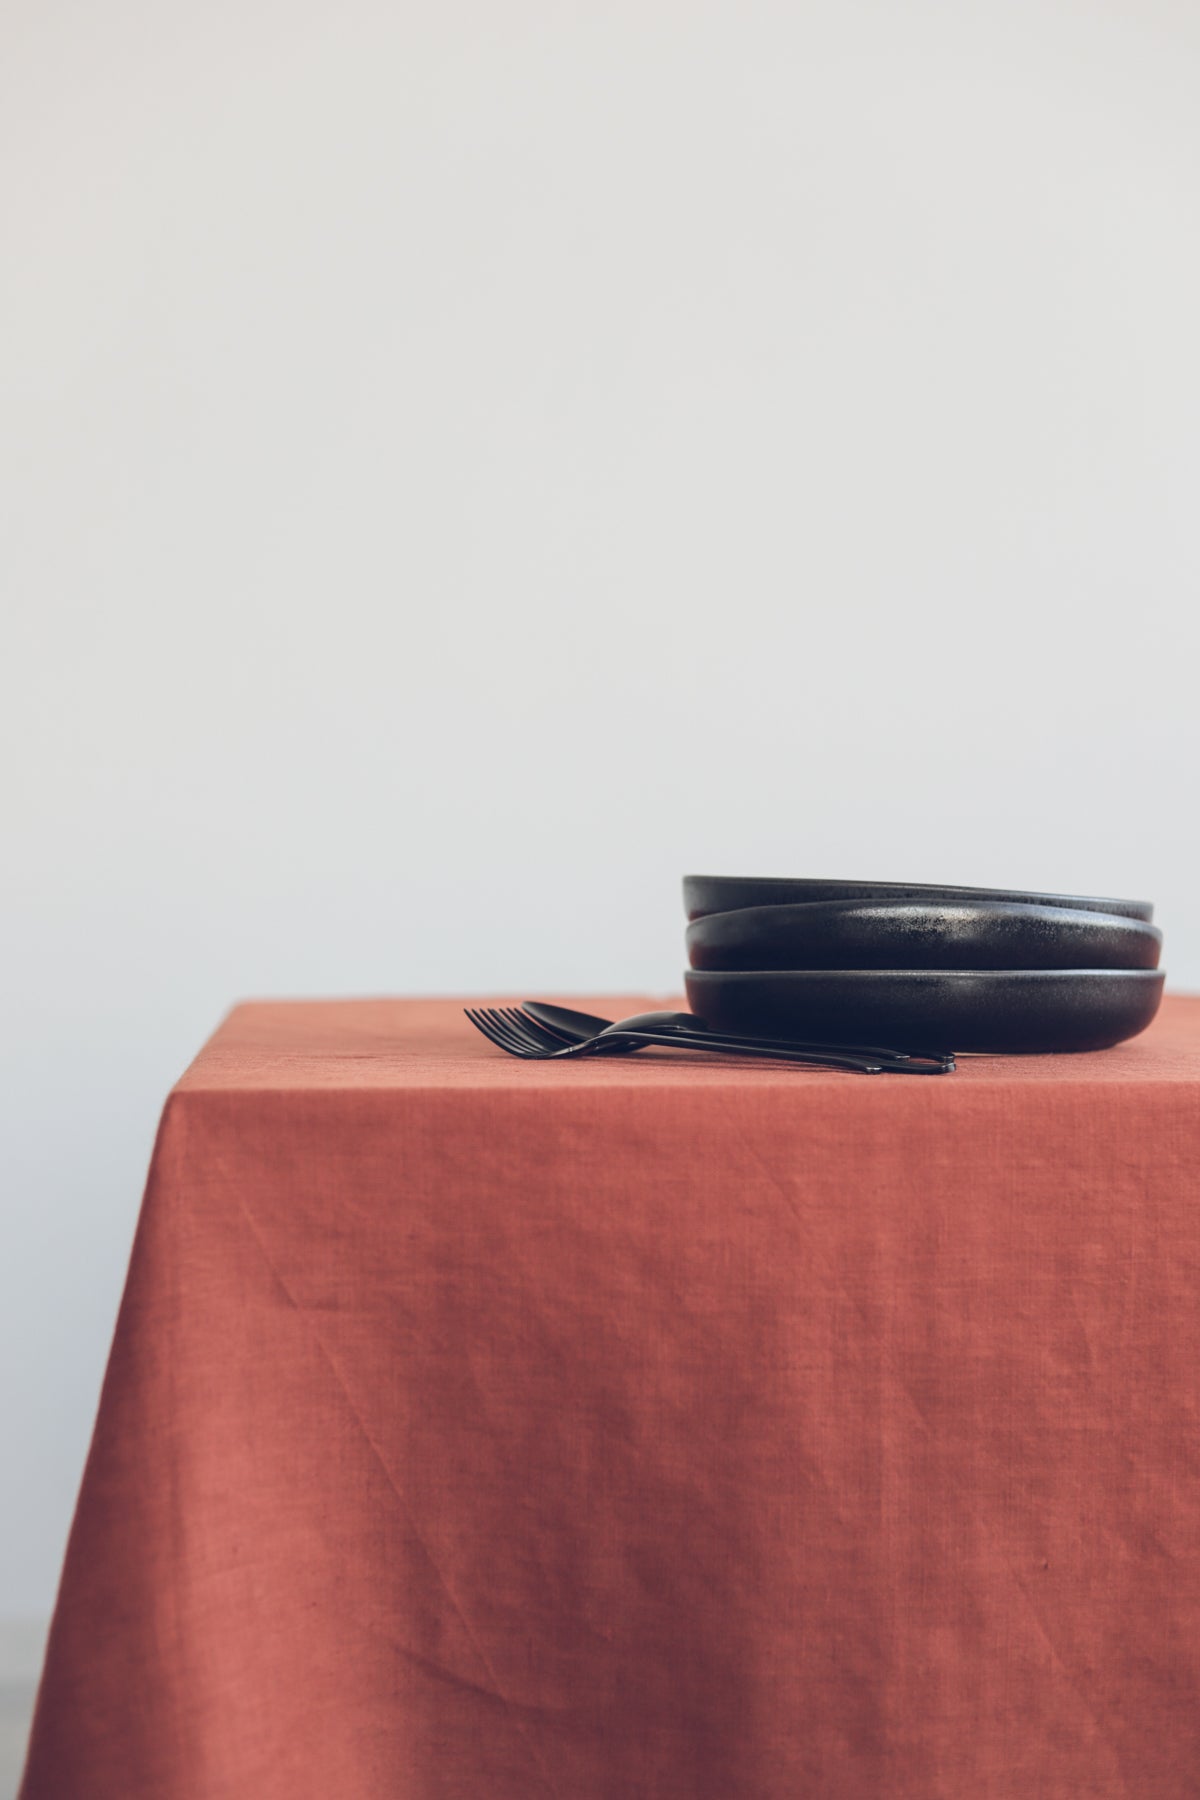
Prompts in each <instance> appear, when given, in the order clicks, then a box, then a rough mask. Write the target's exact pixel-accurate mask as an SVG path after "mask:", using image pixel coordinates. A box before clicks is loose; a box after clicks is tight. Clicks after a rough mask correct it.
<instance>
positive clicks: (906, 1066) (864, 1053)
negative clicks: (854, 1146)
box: [654, 1031, 954, 1075]
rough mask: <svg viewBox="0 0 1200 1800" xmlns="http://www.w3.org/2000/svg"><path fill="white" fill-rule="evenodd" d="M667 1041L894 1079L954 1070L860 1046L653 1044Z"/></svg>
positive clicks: (681, 1038) (922, 1055) (946, 1059)
mask: <svg viewBox="0 0 1200 1800" xmlns="http://www.w3.org/2000/svg"><path fill="white" fill-rule="evenodd" d="M668 1041H670V1042H671V1043H673V1044H676V1045H678V1046H679V1048H680V1049H685V1050H715V1051H717V1052H719V1053H720V1054H722V1055H724V1056H734V1055H737V1056H771V1057H774V1058H775V1059H776V1061H778V1062H810V1061H820V1062H825V1061H827V1060H829V1059H832V1060H834V1061H835V1062H837V1063H838V1064H839V1065H840V1064H841V1063H843V1062H848V1063H851V1064H853V1065H855V1066H858V1067H867V1068H870V1069H871V1070H872V1071H874V1070H877V1069H882V1070H886V1071H888V1072H890V1073H892V1074H896V1075H949V1074H952V1073H953V1070H954V1057H953V1056H952V1055H944V1056H943V1055H934V1054H932V1053H927V1052H924V1051H920V1050H913V1051H904V1050H872V1049H868V1048H866V1047H865V1046H863V1045H862V1044H801V1043H797V1042H795V1041H794V1040H792V1041H787V1040H784V1039H781V1038H762V1039H757V1038H742V1037H723V1036H721V1035H720V1034H719V1033H717V1032H707V1031H706V1032H704V1033H700V1032H696V1033H695V1034H694V1035H692V1034H689V1033H685V1032H671V1033H670V1034H668V1033H666V1032H664V1033H663V1035H662V1036H661V1037H655V1039H654V1042H655V1043H658V1044H665V1043H667V1042H668Z"/></svg>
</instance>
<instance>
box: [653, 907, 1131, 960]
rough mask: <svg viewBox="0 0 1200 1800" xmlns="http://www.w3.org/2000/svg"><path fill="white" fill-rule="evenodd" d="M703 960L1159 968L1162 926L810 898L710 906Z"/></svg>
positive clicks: (1065, 913)
mask: <svg viewBox="0 0 1200 1800" xmlns="http://www.w3.org/2000/svg"><path fill="white" fill-rule="evenodd" d="M687 946H688V961H689V962H690V963H691V965H692V967H693V968H694V969H1156V968H1157V967H1158V956H1159V950H1160V949H1161V946H1162V932H1161V931H1159V929H1158V927H1157V926H1156V925H1146V924H1144V923H1143V922H1142V920H1140V919H1126V918H1122V917H1121V916H1120V915H1119V914H1117V913H1099V912H1083V911H1078V912H1077V911H1073V910H1072V909H1071V908H1070V907H1065V906H1005V905H1000V904H998V903H989V902H986V901H962V902H960V903H959V904H957V905H955V904H954V903H948V904H946V905H941V906H933V905H929V904H927V903H924V902H919V901H905V900H884V901H878V902H875V903H872V902H871V901H867V900H827V901H810V902H809V903H808V904H807V905H803V906H748V907H744V908H743V909H742V910H741V911H740V912H725V913H708V914H706V916H705V917H704V918H702V919H694V920H693V921H692V923H691V924H690V925H689V926H688V929H687Z"/></svg>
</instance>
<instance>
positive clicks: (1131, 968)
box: [683, 875, 1163, 1051]
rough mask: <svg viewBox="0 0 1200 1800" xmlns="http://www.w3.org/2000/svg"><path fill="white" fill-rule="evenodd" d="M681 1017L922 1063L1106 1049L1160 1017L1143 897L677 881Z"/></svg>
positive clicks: (1154, 938) (735, 879)
mask: <svg viewBox="0 0 1200 1800" xmlns="http://www.w3.org/2000/svg"><path fill="white" fill-rule="evenodd" d="M683 898H684V905H685V907H686V909H687V916H688V920H689V924H688V931H687V946H688V960H689V961H690V963H691V965H692V966H691V968H690V969H689V971H688V973H687V975H686V977H685V980H686V984H687V995H688V1004H689V1006H690V1007H691V1009H692V1011H693V1012H694V1013H698V1014H699V1015H700V1017H701V1018H702V1019H704V1020H705V1022H706V1023H707V1024H708V1025H709V1026H711V1027H713V1028H715V1029H717V1030H721V1031H732V1032H738V1033H745V1034H750V1035H754V1036H763V1037H768V1036H773V1037H785V1036H786V1037H797V1038H808V1039H813V1040H820V1041H822V1042H827V1043H844V1044H865V1043H880V1044H890V1045H894V1046H895V1047H896V1048H897V1049H905V1050H916V1049H929V1050H935V1049H936V1050H999V1051H1017V1050H1103V1049H1107V1048H1108V1046H1109V1045H1111V1044H1117V1043H1120V1042H1121V1040H1122V1039H1123V1038H1128V1037H1133V1036H1134V1034H1135V1033H1136V1032H1139V1031H1143V1030H1144V1029H1145V1028H1146V1026H1147V1025H1148V1024H1149V1023H1150V1021H1151V1019H1152V1018H1153V1017H1154V1015H1155V1013H1156V1012H1157V1011H1158V1004H1159V1001H1160V1000H1161V998H1162V988H1163V975H1162V972H1161V971H1160V969H1159V967H1158V959H1159V953H1160V950H1161V948H1162V933H1161V932H1160V931H1159V930H1158V928H1157V927H1156V926H1154V925H1152V924H1151V923H1150V921H1151V919H1152V918H1153V915H1154V908H1153V906H1152V905H1151V904H1150V903H1149V902H1148V901H1144V900H1097V899H1091V898H1084V897H1081V896H1080V895H1077V894H1028V893H1012V892H1007V891H1005V890H1003V889H999V888H994V889H993V888H966V887H923V886H914V885H912V884H911V883H904V882H892V881H786V880H779V879H762V880H755V879H751V878H750V877H742V876H736V875H686V876H685V877H684V882H683Z"/></svg>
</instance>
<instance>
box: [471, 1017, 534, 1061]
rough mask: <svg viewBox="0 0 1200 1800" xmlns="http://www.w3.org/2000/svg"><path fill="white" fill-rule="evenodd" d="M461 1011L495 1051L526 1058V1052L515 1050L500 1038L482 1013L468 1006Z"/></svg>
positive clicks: (510, 1044)
mask: <svg viewBox="0 0 1200 1800" xmlns="http://www.w3.org/2000/svg"><path fill="white" fill-rule="evenodd" d="M463 1011H464V1013H466V1015H467V1017H468V1019H470V1021H471V1023H472V1025H473V1026H474V1027H475V1029H476V1031H478V1032H480V1033H481V1034H482V1035H483V1036H484V1037H485V1038H486V1039H487V1040H488V1042H489V1044H494V1045H495V1046H496V1048H497V1050H503V1051H505V1052H506V1053H507V1054H508V1055H509V1056H528V1054H529V1052H528V1051H527V1050H522V1049H518V1048H516V1047H515V1046H514V1045H513V1044H512V1043H510V1042H509V1041H508V1039H506V1038H504V1037H502V1036H501V1035H500V1033H499V1032H498V1031H497V1029H496V1027H495V1026H494V1025H493V1024H492V1021H491V1020H490V1019H488V1018H486V1017H485V1015H484V1014H483V1013H482V1012H479V1011H476V1010H475V1009H474V1008H472V1007H469V1006H464V1007H463Z"/></svg>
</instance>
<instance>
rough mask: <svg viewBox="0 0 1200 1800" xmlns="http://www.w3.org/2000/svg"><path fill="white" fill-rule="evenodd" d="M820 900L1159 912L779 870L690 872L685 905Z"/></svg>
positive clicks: (691, 912) (726, 908)
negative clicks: (793, 876) (795, 876)
mask: <svg viewBox="0 0 1200 1800" xmlns="http://www.w3.org/2000/svg"><path fill="white" fill-rule="evenodd" d="M814 900H920V901H924V902H926V903H927V904H933V905H936V904H938V903H939V902H943V901H960V900H989V901H996V902H999V903H1000V904H1002V905H1007V906H1066V907H1070V908H1071V909H1072V910H1073V911H1076V912H1103V913H1118V914H1120V915H1121V917H1122V918H1126V919H1144V920H1145V921H1146V922H1147V923H1149V921H1150V920H1151V919H1152V918H1153V917H1154V907H1153V905H1152V904H1151V902H1150V901H1149V900H1100V899H1096V898H1092V897H1089V896H1088V895H1085V894H1029V893H1021V892H1019V891H1018V890H1016V889H1009V888H972V887H930V886H928V885H923V884H921V883H919V882H897V881H816V880H813V881H809V880H795V881H793V880H790V879H788V878H786V877H782V876H775V875H763V876H753V875H685V876H684V878H683V904H684V909H685V911H686V912H687V916H688V918H689V919H701V918H704V917H705V916H706V914H708V913H719V912H737V911H740V910H741V909H742V908H744V907H750V906H796V905H801V904H803V903H804V902H806V901H814Z"/></svg>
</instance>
